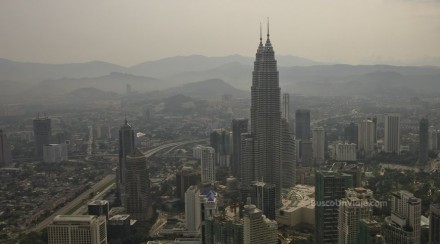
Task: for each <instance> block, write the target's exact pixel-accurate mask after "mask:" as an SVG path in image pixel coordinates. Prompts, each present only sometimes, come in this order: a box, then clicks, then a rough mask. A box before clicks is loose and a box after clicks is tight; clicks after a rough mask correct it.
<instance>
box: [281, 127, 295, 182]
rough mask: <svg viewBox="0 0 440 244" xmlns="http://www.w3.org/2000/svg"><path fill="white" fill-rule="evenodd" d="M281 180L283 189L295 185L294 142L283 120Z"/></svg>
mask: <svg viewBox="0 0 440 244" xmlns="http://www.w3.org/2000/svg"><path fill="white" fill-rule="evenodd" d="M281 179H282V187H283V188H289V187H292V186H295V184H296V142H295V138H294V135H293V133H292V132H291V131H290V130H289V123H288V122H287V121H286V120H285V119H282V120H281Z"/></svg>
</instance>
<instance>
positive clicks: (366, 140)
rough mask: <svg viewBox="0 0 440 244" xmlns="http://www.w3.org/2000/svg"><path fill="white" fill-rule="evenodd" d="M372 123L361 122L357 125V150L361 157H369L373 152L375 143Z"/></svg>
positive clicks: (368, 121) (369, 121) (367, 121)
mask: <svg viewBox="0 0 440 244" xmlns="http://www.w3.org/2000/svg"><path fill="white" fill-rule="evenodd" d="M374 138H375V131H374V123H373V121H371V120H368V119H366V120H362V121H361V122H360V123H359V125H358V144H357V146H358V150H359V151H360V152H361V154H362V155H363V156H367V157H368V156H371V155H372V154H373V152H374V145H375V144H376V141H374Z"/></svg>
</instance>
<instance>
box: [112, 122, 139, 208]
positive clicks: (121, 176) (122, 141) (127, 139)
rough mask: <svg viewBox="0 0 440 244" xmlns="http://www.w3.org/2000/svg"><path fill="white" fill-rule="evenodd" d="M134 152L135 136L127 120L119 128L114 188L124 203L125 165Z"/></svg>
mask: <svg viewBox="0 0 440 244" xmlns="http://www.w3.org/2000/svg"><path fill="white" fill-rule="evenodd" d="M134 151H135V135H134V130H133V128H132V127H131V125H129V124H128V122H127V118H126V119H125V121H124V124H123V125H122V126H121V128H119V163H118V168H117V170H116V187H117V191H118V195H119V197H120V199H121V201H122V203H124V202H125V200H124V197H125V180H126V178H125V165H126V162H125V161H126V157H127V155H128V154H130V153H132V152H134Z"/></svg>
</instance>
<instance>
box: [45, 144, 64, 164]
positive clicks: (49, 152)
mask: <svg viewBox="0 0 440 244" xmlns="http://www.w3.org/2000/svg"><path fill="white" fill-rule="evenodd" d="M63 161H67V145H66V144H64V143H62V144H46V145H44V146H43V162H45V163H59V162H63Z"/></svg>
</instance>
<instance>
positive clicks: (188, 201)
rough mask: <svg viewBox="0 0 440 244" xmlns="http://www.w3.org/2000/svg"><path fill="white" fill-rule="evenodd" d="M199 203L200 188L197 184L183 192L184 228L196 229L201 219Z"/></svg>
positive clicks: (198, 227)
mask: <svg viewBox="0 0 440 244" xmlns="http://www.w3.org/2000/svg"><path fill="white" fill-rule="evenodd" d="M201 214H202V210H201V205H200V190H199V188H198V187H197V186H190V187H189V188H188V190H186V192H185V222H186V229H187V230H189V231H198V230H199V229H200V224H201V221H202V216H201Z"/></svg>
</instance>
